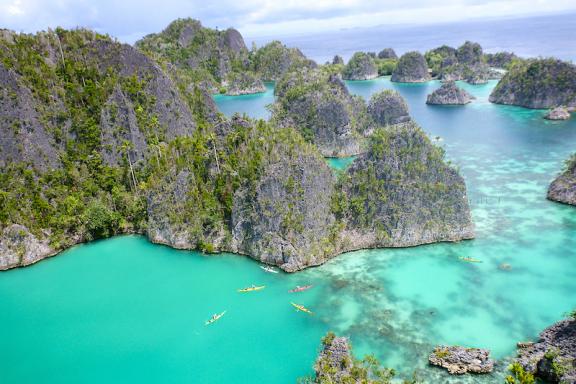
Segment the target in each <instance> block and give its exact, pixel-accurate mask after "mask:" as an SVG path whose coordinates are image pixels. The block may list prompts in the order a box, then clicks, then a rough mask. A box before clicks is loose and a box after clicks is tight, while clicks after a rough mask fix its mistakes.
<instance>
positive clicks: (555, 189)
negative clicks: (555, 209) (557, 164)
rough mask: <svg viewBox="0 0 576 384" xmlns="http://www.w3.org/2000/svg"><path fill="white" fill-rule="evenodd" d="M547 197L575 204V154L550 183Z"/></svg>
mask: <svg viewBox="0 0 576 384" xmlns="http://www.w3.org/2000/svg"><path fill="white" fill-rule="evenodd" d="M548 199H550V200H554V201H558V202H560V203H564V204H571V205H576V155H573V156H572V158H571V159H569V160H568V161H567V163H566V169H565V170H564V171H563V172H562V173H561V174H560V175H559V176H558V177H557V178H556V179H554V181H553V182H552V183H551V184H550V187H549V188H548Z"/></svg>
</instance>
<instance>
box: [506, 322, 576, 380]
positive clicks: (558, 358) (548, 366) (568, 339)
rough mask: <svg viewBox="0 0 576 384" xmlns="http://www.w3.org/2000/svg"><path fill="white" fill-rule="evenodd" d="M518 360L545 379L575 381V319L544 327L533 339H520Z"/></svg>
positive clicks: (537, 375)
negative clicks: (534, 340) (531, 340)
mask: <svg viewBox="0 0 576 384" xmlns="http://www.w3.org/2000/svg"><path fill="white" fill-rule="evenodd" d="M517 361H518V362H519V363H520V364H521V365H522V366H523V367H524V369H526V370H527V371H528V372H531V373H533V374H534V375H535V376H536V377H538V378H539V379H542V380H544V381H545V382H548V383H560V384H572V383H576V319H574V318H570V319H567V320H562V321H559V322H558V323H556V324H554V325H552V326H551V327H549V328H547V329H545V330H544V331H543V332H542V333H540V336H539V338H538V341H537V342H535V343H519V350H518V359H517Z"/></svg>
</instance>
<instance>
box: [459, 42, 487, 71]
mask: <svg viewBox="0 0 576 384" xmlns="http://www.w3.org/2000/svg"><path fill="white" fill-rule="evenodd" d="M482 56H483V52H482V47H481V46H480V44H478V43H474V42H471V41H466V42H465V43H464V44H462V45H461V46H460V47H458V49H457V50H456V58H457V59H458V62H459V63H460V64H465V65H469V66H475V65H478V64H481V63H482Z"/></svg>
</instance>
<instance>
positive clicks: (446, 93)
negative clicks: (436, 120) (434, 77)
mask: <svg viewBox="0 0 576 384" xmlns="http://www.w3.org/2000/svg"><path fill="white" fill-rule="evenodd" d="M473 99H474V96H472V95H470V94H469V93H468V92H466V91H465V90H463V89H461V88H458V86H456V83H455V82H454V81H447V82H445V83H443V84H442V86H441V87H440V88H438V89H437V90H435V91H434V92H432V93H431V94H429V95H428V97H427V99H426V104H442V105H463V104H468V103H469V102H471V101H472V100H473Z"/></svg>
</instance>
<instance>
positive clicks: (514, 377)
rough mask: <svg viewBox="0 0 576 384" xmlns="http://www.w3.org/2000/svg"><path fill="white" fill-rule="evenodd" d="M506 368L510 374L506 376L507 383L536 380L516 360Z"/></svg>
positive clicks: (523, 383) (532, 383)
mask: <svg viewBox="0 0 576 384" xmlns="http://www.w3.org/2000/svg"><path fill="white" fill-rule="evenodd" d="M508 369H509V370H510V372H511V373H512V374H511V375H508V376H507V377H506V383H507V384H534V383H535V382H536V380H535V378H534V375H532V374H531V373H530V372H528V371H526V370H524V367H522V365H521V364H520V363H518V362H515V363H513V364H512V365H510V367H508Z"/></svg>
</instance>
